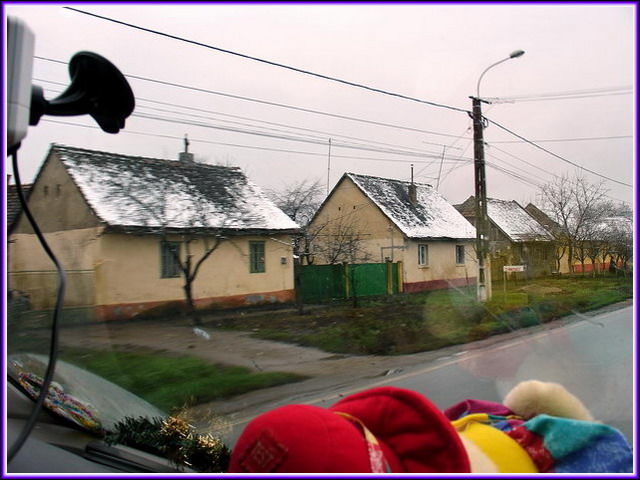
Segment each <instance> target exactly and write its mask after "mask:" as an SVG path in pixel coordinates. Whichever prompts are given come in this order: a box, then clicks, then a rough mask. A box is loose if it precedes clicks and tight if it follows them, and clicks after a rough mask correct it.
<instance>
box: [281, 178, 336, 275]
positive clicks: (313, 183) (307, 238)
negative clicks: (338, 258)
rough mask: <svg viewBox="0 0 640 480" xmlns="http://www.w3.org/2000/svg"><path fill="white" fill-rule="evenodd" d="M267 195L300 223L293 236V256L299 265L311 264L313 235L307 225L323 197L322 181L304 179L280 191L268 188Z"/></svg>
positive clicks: (312, 258)
mask: <svg viewBox="0 0 640 480" xmlns="http://www.w3.org/2000/svg"><path fill="white" fill-rule="evenodd" d="M268 195H269V198H271V200H273V202H274V203H275V204H276V205H277V206H278V208H280V210H282V211H283V212H284V213H286V214H287V215H288V216H289V218H291V219H292V220H293V221H295V222H296V223H297V224H298V225H300V227H301V229H300V233H299V234H298V235H296V236H294V238H293V254H294V258H295V259H296V262H297V263H298V264H299V265H302V264H307V265H311V264H312V263H313V260H314V256H313V255H312V254H311V245H312V243H313V240H314V238H315V236H314V232H312V231H310V229H309V228H308V226H309V222H311V219H312V218H313V216H314V214H315V213H316V211H317V210H318V207H319V206H320V204H321V203H322V199H323V197H324V188H323V186H322V183H321V182H320V180H310V179H305V180H302V181H300V182H297V183H294V184H292V185H289V186H286V187H285V188H284V189H283V190H281V191H275V190H270V191H269V192H268Z"/></svg>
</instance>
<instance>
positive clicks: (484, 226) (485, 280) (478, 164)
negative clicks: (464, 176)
mask: <svg viewBox="0 0 640 480" xmlns="http://www.w3.org/2000/svg"><path fill="white" fill-rule="evenodd" d="M522 55H524V50H515V51H514V52H511V53H510V54H509V56H508V57H507V58H504V59H502V60H500V61H499V62H496V63H493V64H491V65H489V66H488V67H487V68H485V69H484V71H483V72H482V74H481V75H480V78H479V79H478V86H477V88H476V96H475V97H471V100H472V102H473V152H474V167H475V193H476V196H475V197H476V251H477V254H478V281H477V286H478V301H480V302H484V301H486V300H489V299H491V278H490V275H489V276H488V275H487V274H486V272H485V260H486V258H487V242H488V240H489V219H488V218H487V179H486V176H485V170H484V139H483V136H482V130H483V129H484V125H483V123H484V122H483V119H482V107H481V105H482V103H481V102H482V101H481V99H480V81H481V80H482V77H484V74H485V73H487V71H489V69H491V68H493V67H495V66H496V65H499V64H501V63H502V62H506V61H507V60H511V59H512V58H518V57H521V56H522Z"/></svg>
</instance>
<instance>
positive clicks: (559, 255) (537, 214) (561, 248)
mask: <svg viewBox="0 0 640 480" xmlns="http://www.w3.org/2000/svg"><path fill="white" fill-rule="evenodd" d="M524 209H525V210H526V211H527V213H528V214H529V215H531V216H532V217H533V218H534V219H535V220H536V221H537V222H538V223H539V224H540V225H542V226H543V227H544V228H545V229H546V230H547V231H548V232H549V233H550V234H551V235H552V236H553V238H554V244H555V246H554V252H553V253H554V257H555V261H556V266H555V268H554V270H553V271H554V273H569V254H568V249H567V245H566V242H565V241H564V237H565V235H564V233H563V230H562V227H561V226H560V225H559V224H558V223H557V222H555V221H554V220H553V219H551V217H549V215H547V214H546V213H545V212H543V211H542V210H540V209H539V208H538V207H536V206H535V205H534V204H533V203H529V204H527V206H526V207H524Z"/></svg>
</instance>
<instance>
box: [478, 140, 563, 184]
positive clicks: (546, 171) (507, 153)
mask: <svg viewBox="0 0 640 480" xmlns="http://www.w3.org/2000/svg"><path fill="white" fill-rule="evenodd" d="M494 143H495V142H491V143H489V144H487V145H489V147H491V148H495V149H496V150H498V151H499V152H502V153H504V154H505V155H509V156H510V157H512V158H515V159H516V160H520V161H521V162H523V163H526V164H527V165H529V166H531V167H534V168H537V169H538V170H541V171H543V172H544V173H548V174H549V175H551V176H554V177H556V176H557V175H556V174H555V173H553V172H550V171H548V170H545V169H544V168H542V167H539V166H538V165H535V164H533V163H531V162H527V161H526V160H524V159H522V158H520V157H518V156H516V155H513V154H512V153H509V152H507V151H506V150H502V149H501V148H500V147H496V146H495V145H494Z"/></svg>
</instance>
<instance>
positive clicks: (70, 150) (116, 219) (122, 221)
mask: <svg viewBox="0 0 640 480" xmlns="http://www.w3.org/2000/svg"><path fill="white" fill-rule="evenodd" d="M51 153H53V154H55V155H57V156H58V158H59V159H60V161H61V162H62V164H63V165H64V166H65V167H66V169H67V171H68V172H69V174H70V175H71V178H72V179H73V180H74V182H75V183H76V184H77V186H78V187H79V189H80V191H81V192H82V194H83V196H84V198H85V199H86V201H87V203H88V204H89V206H90V207H91V208H92V209H93V211H94V213H95V214H96V215H97V216H98V218H99V219H100V220H102V221H103V222H104V223H106V224H107V225H108V226H110V227H118V228H121V229H124V230H127V229H130V230H140V229H143V230H154V229H155V230H157V229H159V228H164V229H168V230H189V231H203V232H204V231H207V230H219V229H223V230H226V231H234V230H240V231H252V232H270V231H293V230H297V229H298V228H299V227H298V225H297V224H296V223H295V222H294V221H293V220H291V219H290V218H289V217H288V216H287V215H286V214H285V213H284V212H282V210H280V209H279V208H278V207H276V206H275V205H274V204H273V202H272V201H271V200H269V199H268V198H267V197H266V195H265V194H264V193H263V192H262V191H261V190H260V188H259V187H257V186H256V185H254V184H253V183H252V182H250V181H249V180H248V179H247V177H246V176H245V175H244V174H243V173H242V171H241V170H240V169H239V168H237V167H225V166H219V165H207V164H202V163H195V162H193V163H187V162H181V161H177V160H176V161H172V160H162V159H155V158H144V157H132V156H126V155H118V154H114V153H107V152H97V151H93V150H84V149H80V148H75V147H68V146H63V145H53V146H52V152H51Z"/></svg>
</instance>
